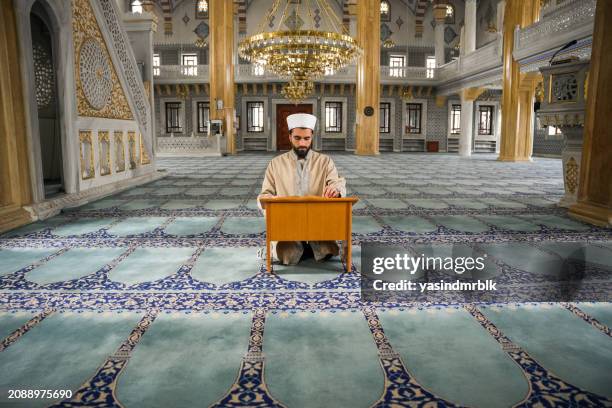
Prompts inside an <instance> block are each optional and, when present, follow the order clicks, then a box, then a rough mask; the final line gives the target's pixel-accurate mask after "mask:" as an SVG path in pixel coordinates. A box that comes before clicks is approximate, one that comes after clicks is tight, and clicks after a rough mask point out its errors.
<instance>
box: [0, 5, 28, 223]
mask: <svg viewBox="0 0 612 408" xmlns="http://www.w3.org/2000/svg"><path fill="white" fill-rule="evenodd" d="M0 27H2V29H1V30H0V59H1V60H2V61H3V62H2V64H0V107H1V108H0V173H1V174H2V177H0V233H1V232H4V231H7V230H9V229H12V228H15V227H18V226H20V225H23V224H26V223H28V222H31V221H32V216H31V215H30V213H29V212H28V211H27V210H26V209H25V208H24V207H25V206H27V205H28V204H30V203H31V202H32V188H31V180H30V171H29V165H28V152H27V149H28V146H27V143H26V139H27V138H26V132H25V128H26V126H25V121H26V119H25V115H26V113H25V106H24V99H23V82H22V80H21V69H22V66H21V64H20V62H19V53H17V52H15V50H17V49H19V44H18V32H17V24H16V18H15V11H14V9H13V2H12V1H11V0H0Z"/></svg>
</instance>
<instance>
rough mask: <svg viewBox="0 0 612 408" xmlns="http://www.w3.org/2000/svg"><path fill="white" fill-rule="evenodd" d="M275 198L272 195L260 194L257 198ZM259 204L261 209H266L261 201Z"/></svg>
mask: <svg viewBox="0 0 612 408" xmlns="http://www.w3.org/2000/svg"><path fill="white" fill-rule="evenodd" d="M274 197H276V196H275V195H274V194H262V195H260V196H259V198H258V200H259V199H261V198H274ZM259 203H260V204H261V208H264V209H265V208H266V203H262V202H261V201H260V202H259Z"/></svg>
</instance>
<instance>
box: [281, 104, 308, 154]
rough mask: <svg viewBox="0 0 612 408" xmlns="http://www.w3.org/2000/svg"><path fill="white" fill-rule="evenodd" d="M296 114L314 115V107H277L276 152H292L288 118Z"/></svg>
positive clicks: (306, 105)
mask: <svg viewBox="0 0 612 408" xmlns="http://www.w3.org/2000/svg"><path fill="white" fill-rule="evenodd" d="M294 113H310V114H312V105H311V104H304V105H292V104H287V105H284V104H283V105H276V150H290V149H291V143H290V142H289V129H288V128H287V116H289V115H292V114H294Z"/></svg>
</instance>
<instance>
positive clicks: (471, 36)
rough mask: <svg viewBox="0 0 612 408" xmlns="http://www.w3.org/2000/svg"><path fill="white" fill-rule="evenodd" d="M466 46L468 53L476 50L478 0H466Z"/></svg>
mask: <svg viewBox="0 0 612 408" xmlns="http://www.w3.org/2000/svg"><path fill="white" fill-rule="evenodd" d="M464 21H465V26H464V27H465V41H464V44H465V48H464V51H465V53H466V54H469V53H471V52H474V51H475V50H476V0H465V17H464Z"/></svg>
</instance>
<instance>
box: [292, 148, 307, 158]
mask: <svg viewBox="0 0 612 408" xmlns="http://www.w3.org/2000/svg"><path fill="white" fill-rule="evenodd" d="M309 150H310V147H301V148H298V147H294V148H293V151H294V152H295V154H296V155H297V157H298V159H305V158H306V155H307V154H308V151H309Z"/></svg>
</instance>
